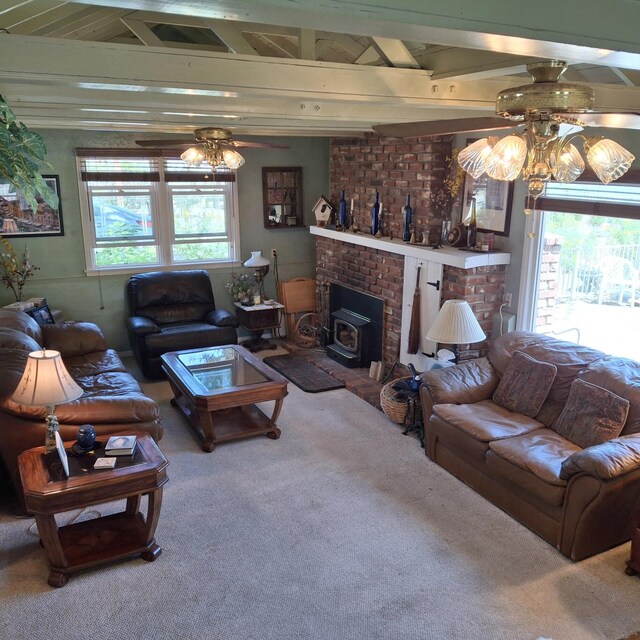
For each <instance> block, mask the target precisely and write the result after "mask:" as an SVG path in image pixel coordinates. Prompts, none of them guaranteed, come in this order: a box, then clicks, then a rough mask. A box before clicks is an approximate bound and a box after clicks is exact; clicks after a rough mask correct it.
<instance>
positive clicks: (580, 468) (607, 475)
mask: <svg viewBox="0 0 640 640" xmlns="http://www.w3.org/2000/svg"><path fill="white" fill-rule="evenodd" d="M636 469H640V433H632V434H629V435H626V436H621V437H619V438H614V439H613V440H608V441H607V442H603V443H602V444H597V445H594V446H593V447H587V448H586V449H582V450H580V451H576V453H574V454H573V455H571V456H569V457H568V458H567V459H566V460H565V461H564V462H563V463H562V468H561V470H560V477H561V478H562V479H563V480H569V478H571V476H574V475H576V474H578V473H586V474H588V475H592V476H595V477H596V478H600V479H601V480H612V479H614V478H618V477H620V476H623V475H625V474H627V473H629V472H631V471H635V470H636Z"/></svg>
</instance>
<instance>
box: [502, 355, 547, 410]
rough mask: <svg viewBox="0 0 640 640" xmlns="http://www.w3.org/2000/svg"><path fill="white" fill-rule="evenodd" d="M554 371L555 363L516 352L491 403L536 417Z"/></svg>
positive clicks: (545, 396)
mask: <svg viewBox="0 0 640 640" xmlns="http://www.w3.org/2000/svg"><path fill="white" fill-rule="evenodd" d="M556 371H557V368H556V366H555V365H554V364H550V363H548V362H540V361H539V360H536V359H535V358H532V357H531V356H529V355H527V354H526V353H523V352H522V351H516V352H515V353H514V354H513V357H512V358H511V361H510V362H509V364H508V366H507V368H506V369H505V372H504V375H503V376H502V379H501V380H500V384H499V385H498V388H497V389H496V390H495V393H494V394H493V401H494V402H495V403H496V404H499V405H501V406H502V407H504V408H505V409H509V411H513V412H514V413H521V414H523V415H525V416H529V417H530V418H535V417H536V416H537V415H538V413H539V411H540V409H541V407H542V405H543V403H544V401H545V400H546V398H547V395H548V394H549V390H550V389H551V385H552V384H553V381H554V379H555V377H556Z"/></svg>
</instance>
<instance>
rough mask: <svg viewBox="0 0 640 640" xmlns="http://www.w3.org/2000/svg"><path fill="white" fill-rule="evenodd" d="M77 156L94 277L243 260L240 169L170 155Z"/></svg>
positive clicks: (104, 152) (112, 152)
mask: <svg viewBox="0 0 640 640" xmlns="http://www.w3.org/2000/svg"><path fill="white" fill-rule="evenodd" d="M77 156H78V169H79V174H80V192H81V201H82V229H83V237H84V246H85V254H86V258H87V272H88V273H89V274H91V273H92V272H93V273H95V272H99V271H100V272H102V271H107V270H108V271H111V272H130V271H138V270H141V269H148V268H149V267H163V268H167V267H169V268H170V267H178V266H182V265H200V266H208V267H211V266H215V265H217V264H219V265H227V264H228V263H230V262H234V261H236V260H237V259H238V258H237V256H238V255H239V248H238V242H237V238H238V223H237V220H238V217H237V215H236V210H237V200H236V192H235V174H234V173H233V172H216V174H212V173H211V170H210V169H208V170H207V169H201V168H196V167H187V166H186V165H185V164H184V162H182V161H181V160H180V159H179V158H176V157H165V155H163V152H162V151H155V152H152V153H149V152H140V151H135V150H127V149H123V150H120V149H78V151H77ZM82 196H84V197H82Z"/></svg>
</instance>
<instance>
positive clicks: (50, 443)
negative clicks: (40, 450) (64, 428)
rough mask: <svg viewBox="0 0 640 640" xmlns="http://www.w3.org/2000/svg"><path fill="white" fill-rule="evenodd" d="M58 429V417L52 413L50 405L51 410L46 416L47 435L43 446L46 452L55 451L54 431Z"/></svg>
mask: <svg viewBox="0 0 640 640" xmlns="http://www.w3.org/2000/svg"><path fill="white" fill-rule="evenodd" d="M59 429H60V424H59V423H58V418H56V417H55V415H54V414H53V407H52V408H51V412H50V413H49V415H48V416H47V435H46V436H45V440H44V447H45V451H46V452H47V453H49V452H50V451H56V431H58V430H59Z"/></svg>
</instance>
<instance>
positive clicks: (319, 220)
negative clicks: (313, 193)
mask: <svg viewBox="0 0 640 640" xmlns="http://www.w3.org/2000/svg"><path fill="white" fill-rule="evenodd" d="M313 213H314V214H315V216H316V224H317V225H318V226H319V227H326V226H327V222H329V218H330V217H331V214H332V213H333V206H332V205H331V203H330V202H329V201H328V200H327V199H326V198H325V197H324V196H320V198H318V202H316V203H315V204H314V205H313Z"/></svg>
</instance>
